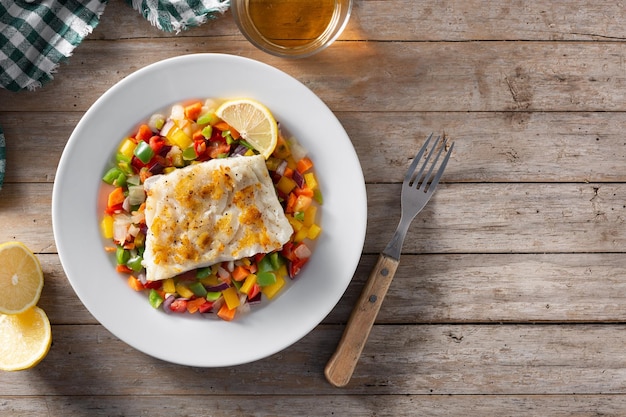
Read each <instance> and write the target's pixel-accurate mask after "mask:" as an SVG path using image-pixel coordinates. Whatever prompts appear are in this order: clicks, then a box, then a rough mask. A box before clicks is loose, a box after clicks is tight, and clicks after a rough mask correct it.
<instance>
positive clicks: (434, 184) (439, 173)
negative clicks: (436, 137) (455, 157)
mask: <svg viewBox="0 0 626 417" xmlns="http://www.w3.org/2000/svg"><path fill="white" fill-rule="evenodd" d="M445 144H446V143H445V141H444V143H443V146H442V147H441V149H443V148H444V147H445ZM452 149H454V142H452V144H450V148H449V149H448V152H446V157H445V158H444V159H443V162H442V163H441V166H440V167H439V171H437V175H435V178H434V179H433V181H432V182H431V183H430V186H429V187H428V190H429V191H430V190H434V189H435V187H437V184H439V180H440V179H441V176H442V175H443V171H444V170H445V169H446V165H448V160H449V159H450V155H452ZM439 153H441V151H439ZM437 159H439V155H437Z"/></svg>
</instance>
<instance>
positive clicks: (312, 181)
mask: <svg viewBox="0 0 626 417" xmlns="http://www.w3.org/2000/svg"><path fill="white" fill-rule="evenodd" d="M304 182H306V185H307V187H309V188H310V189H311V190H315V189H316V188H317V178H315V174H314V173H312V172H307V173H306V174H304Z"/></svg>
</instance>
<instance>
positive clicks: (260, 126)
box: [215, 98, 278, 159]
mask: <svg viewBox="0 0 626 417" xmlns="http://www.w3.org/2000/svg"><path fill="white" fill-rule="evenodd" d="M215 114H216V115H217V117H219V118H220V119H222V120H223V121H225V122H226V123H228V124H229V125H230V126H232V127H233V128H234V129H235V130H237V132H239V134H240V135H241V137H242V138H243V139H244V140H246V142H248V143H249V144H250V145H252V146H253V147H254V149H256V150H257V151H258V152H259V153H260V154H261V155H263V156H264V157H265V159H267V158H269V157H270V155H271V154H272V152H274V149H275V148H276V143H277V142H278V125H277V123H276V120H275V119H274V116H273V115H272V112H271V111H270V110H269V109H268V108H267V107H265V106H264V105H263V104H261V103H259V102H258V101H256V100H252V99H247V98H244V99H236V100H228V101H226V102H224V103H223V104H222V105H221V106H219V107H218V109H217V110H216V111H215Z"/></svg>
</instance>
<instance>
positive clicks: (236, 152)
mask: <svg viewBox="0 0 626 417" xmlns="http://www.w3.org/2000/svg"><path fill="white" fill-rule="evenodd" d="M246 152H248V148H246V147H245V146H243V145H241V144H239V145H237V147H236V148H235V150H234V151H233V153H232V155H241V156H243V155H244V154H245V153H246Z"/></svg>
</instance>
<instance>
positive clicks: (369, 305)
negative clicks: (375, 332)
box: [324, 254, 399, 387]
mask: <svg viewBox="0 0 626 417" xmlns="http://www.w3.org/2000/svg"><path fill="white" fill-rule="evenodd" d="M398 262H399V261H398V260H396V259H393V258H391V257H389V256H386V255H383V254H380V256H379V257H378V262H377V263H376V266H375V267H374V269H373V270H372V272H371V273H370V276H369V278H368V280H367V283H366V284H365V287H364V288H363V292H362V293H361V296H360V297H359V299H358V301H357V303H356V306H355V307H354V310H352V314H351V315H350V319H349V320H348V323H347V325H346V328H345V330H344V332H343V336H342V337H341V340H340V341H339V344H338V345H337V349H336V350H335V353H334V354H333V356H332V357H331V358H330V360H329V361H328V363H327V364H326V369H325V370H324V375H326V379H327V380H328V382H330V383H331V384H332V385H334V386H336V387H344V386H346V385H347V384H348V382H350V378H351V377H352V373H353V372H354V369H355V368H356V364H357V362H358V361H359V357H360V356H361V352H362V351H363V347H364V346H365V342H366V341H367V338H368V336H369V334H370V330H371V329H372V325H373V324H374V321H375V320H376V316H377V315H378V311H379V310H380V306H381V304H382V302H383V299H384V298H385V295H386V294H387V290H388V289H389V285H390V284H391V281H392V280H393V276H394V275H395V273H396V268H397V267H398Z"/></svg>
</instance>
